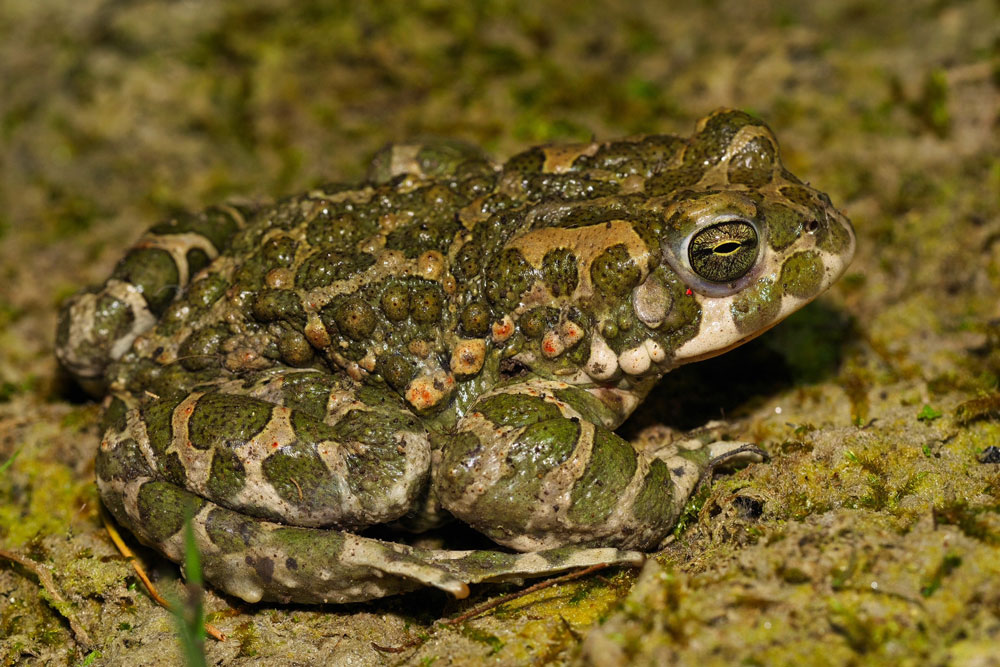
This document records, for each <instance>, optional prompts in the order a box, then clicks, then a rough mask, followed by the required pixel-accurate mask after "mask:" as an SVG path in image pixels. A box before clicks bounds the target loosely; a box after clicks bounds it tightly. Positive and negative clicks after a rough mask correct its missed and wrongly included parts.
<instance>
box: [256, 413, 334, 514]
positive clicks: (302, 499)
mask: <svg viewBox="0 0 1000 667" xmlns="http://www.w3.org/2000/svg"><path fill="white" fill-rule="evenodd" d="M293 421H295V419H294V415H293ZM299 421H300V423H298V424H295V427H296V428H295V432H296V435H298V436H299V438H300V440H297V441H295V442H293V443H291V444H288V445H285V446H284V447H281V448H280V449H278V450H277V451H276V452H274V453H273V454H271V455H270V456H268V457H267V458H266V459H264V461H263V463H261V471H262V472H263V473H264V477H265V478H266V479H267V481H268V483H269V484H270V485H271V486H272V487H274V490H275V492H276V493H277V494H278V495H279V496H280V497H281V498H282V499H283V500H284V501H285V502H287V503H288V504H290V505H292V506H294V507H298V508H301V509H304V510H306V511H308V510H311V509H323V508H327V507H338V506H339V505H340V504H341V500H340V487H339V485H338V481H337V480H336V479H335V478H334V477H333V475H331V473H330V470H329V468H327V467H326V464H325V463H323V460H322V459H320V457H319V454H317V453H316V450H315V445H314V444H313V443H314V442H316V440H313V439H312V438H313V437H314V436H315V433H313V432H310V431H314V430H316V428H317V427H322V426H324V425H323V424H321V423H320V424H316V423H314V424H312V426H313V429H307V428H305V426H304V424H302V423H301V419H300V420H299ZM327 430H328V427H327ZM300 431H301V432H300ZM324 439H325V438H324Z"/></svg>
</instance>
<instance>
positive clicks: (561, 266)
mask: <svg viewBox="0 0 1000 667" xmlns="http://www.w3.org/2000/svg"><path fill="white" fill-rule="evenodd" d="M542 280H544V281H545V284H546V286H547V287H548V288H549V291H550V292H552V294H553V296H557V297H558V296H569V295H570V294H572V293H573V290H575V289H576V286H577V283H578V282H579V276H578V275H577V259H576V255H574V254H573V251H572V250H570V249H569V248H554V249H552V250H549V251H548V252H547V253H545V256H544V257H543V258H542Z"/></svg>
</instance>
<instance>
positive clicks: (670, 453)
mask: <svg viewBox="0 0 1000 667" xmlns="http://www.w3.org/2000/svg"><path fill="white" fill-rule="evenodd" d="M601 417H602V415H601V414H600V410H599V406H598V409H596V410H595V402H594V399H593V397H591V396H590V395H589V394H588V393H587V392H585V391H584V390H582V389H578V388H574V387H570V386H567V385H565V384H561V383H556V382H548V381H541V380H539V381H532V382H527V383H524V384H519V385H514V386H510V387H506V388H503V389H501V390H498V391H497V392H494V393H492V394H489V395H487V396H485V397H484V398H482V399H480V400H479V401H478V402H477V403H476V405H475V406H474V407H473V409H472V410H471V411H470V412H469V413H468V414H467V415H466V416H465V417H464V418H463V419H462V421H461V422H460V423H459V426H458V433H457V435H456V437H455V438H454V439H453V440H452V441H451V442H449V443H448V444H447V445H446V447H445V449H444V451H443V454H442V461H441V464H440V467H439V470H438V472H437V474H436V478H435V487H436V491H437V495H438V498H439V499H440V501H441V503H442V505H443V506H444V507H445V508H446V509H448V510H449V511H450V512H451V513H452V514H454V515H456V516H457V517H459V518H460V519H462V520H463V521H465V522H467V523H469V524H470V525H472V526H473V527H475V528H476V529H477V530H479V531H481V532H483V533H485V534H486V535H488V536H489V537H490V538H492V539H493V540H495V541H497V542H499V543H500V544H504V545H507V546H510V547H512V548H514V549H518V550H520V551H534V550H539V549H550V548H555V547H559V546H563V545H569V544H579V545H601V546H615V547H622V548H626V549H639V550H646V551H648V550H652V549H655V548H656V547H657V545H659V544H660V543H661V542H662V541H663V539H664V538H665V537H666V536H667V535H668V533H669V531H670V530H671V528H672V527H673V526H674V524H675V523H676V521H677V517H678V516H679V515H680V513H681V511H682V510H683V508H684V505H685V503H686V502H687V500H688V497H689V496H690V494H691V492H692V491H693V490H694V488H695V486H696V485H697V483H698V482H699V480H700V479H701V478H702V476H703V475H704V473H705V472H706V471H707V470H709V469H710V468H711V467H712V466H713V465H715V464H716V463H717V462H720V461H723V460H732V459H743V460H750V461H755V460H756V461H759V460H761V458H762V452H760V450H759V449H757V448H756V447H753V446H751V445H746V444H744V443H731V442H701V441H699V440H688V441H685V442H684V443H683V444H682V446H664V447H659V448H652V447H647V446H644V443H635V444H633V443H629V442H628V441H626V440H624V439H622V438H621V437H620V436H618V435H616V434H615V433H614V432H613V431H611V430H610V429H609V428H607V427H606V426H604V425H602V424H601V423H600V422H601Z"/></svg>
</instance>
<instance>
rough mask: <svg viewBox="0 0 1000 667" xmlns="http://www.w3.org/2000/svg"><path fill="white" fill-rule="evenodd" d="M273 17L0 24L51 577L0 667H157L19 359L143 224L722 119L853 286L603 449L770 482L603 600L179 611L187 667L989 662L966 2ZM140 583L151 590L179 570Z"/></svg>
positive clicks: (15, 358) (981, 1) (974, 132)
mask: <svg viewBox="0 0 1000 667" xmlns="http://www.w3.org/2000/svg"><path fill="white" fill-rule="evenodd" d="M289 7H290V3H285V2H278V1H277V0H256V1H254V2H206V3H193V2H191V3H183V2H182V3H178V2H151V1H139V2H131V3H111V2H104V1H99V0H75V1H74V2H68V1H58V0H45V1H43V2H38V1H37V0H9V1H8V2H5V3H4V4H3V10H2V16H0V81H3V92H2V95H0V177H2V178H0V462H2V461H10V457H12V456H15V454H16V458H14V459H13V461H10V462H9V463H8V464H4V465H3V467H2V469H0V490H2V491H0V492H2V495H0V498H2V504H0V547H2V548H4V549H8V550H14V551H16V552H17V553H19V554H21V555H22V556H25V557H28V558H31V559H33V560H35V561H37V562H39V563H42V564H43V566H45V567H51V568H52V572H53V576H54V582H55V585H56V586H57V588H58V589H59V591H60V592H61V595H62V596H63V597H64V598H65V599H66V603H64V604H58V603H55V602H52V601H51V598H50V597H46V598H41V597H40V596H39V590H40V589H39V585H38V581H37V580H36V579H35V577H34V576H32V575H31V574H29V573H28V572H26V571H25V570H24V569H22V568H21V567H20V566H13V565H11V564H9V563H6V562H5V563H3V564H0V662H2V663H3V664H15V663H17V664H80V663H82V662H86V663H88V664H159V663H163V662H168V663H169V662H173V661H176V660H179V659H180V658H179V652H178V642H177V638H176V635H175V632H174V626H173V623H172V619H171V618H170V617H169V615H168V614H167V613H166V612H164V611H163V610H161V609H159V608H157V607H155V606H154V605H153V604H152V603H151V602H150V601H149V599H148V597H147V596H146V595H145V593H144V592H142V591H141V590H140V589H137V588H136V586H135V582H134V578H133V576H132V575H131V570H130V569H129V565H128V563H127V562H125V561H124V560H123V559H121V558H120V557H119V556H118V555H117V552H116V551H115V549H114V548H113V546H112V545H111V543H110V542H109V541H108V539H107V537H106V536H105V534H104V532H103V529H102V527H101V524H100V521H99V515H98V503H97V494H96V491H95V489H94V486H93V482H92V479H93V465H92V460H93V456H94V451H95V449H96V447H97V443H98V433H97V427H96V423H97V418H98V413H99V411H98V409H97V407H96V406H95V405H93V404H91V403H88V402H87V401H86V400H85V399H84V398H83V396H82V395H80V394H79V393H78V392H75V391H74V389H73V388H72V387H71V386H70V385H69V384H68V383H67V382H66V380H65V379H64V378H63V377H62V376H61V375H60V374H59V373H58V371H57V369H56V365H55V362H54V360H53V356H52V339H53V331H54V327H55V312H56V308H57V306H58V304H59V302H60V301H61V300H62V299H63V298H65V297H66V296H67V295H68V294H70V293H72V292H73V291H75V290H76V289H78V288H79V287H80V286H82V285H86V284H90V283H95V282H98V281H100V280H101V279H102V278H103V277H104V276H106V275H107V274H108V273H109V272H110V269H111V267H112V265H113V263H114V261H115V260H116V259H117V258H118V257H119V256H120V255H121V253H122V252H123V250H124V248H125V247H126V246H127V245H128V243H129V242H130V241H131V240H132V239H134V238H135V237H136V236H137V235H138V234H139V232H140V230H141V229H142V228H143V227H145V226H147V225H148V224H150V223H152V222H154V221H156V220H157V219H159V218H162V217H163V216H165V215H167V214H169V213H170V212H172V211H174V210H177V209H184V208H198V207H201V206H204V205H207V204H211V203H215V202H218V201H220V200H221V199H224V198H226V197H234V196H244V197H254V196H258V197H259V196H273V195H280V194H283V193H289V192H294V191H296V190H301V189H304V188H306V187H308V186H310V185H313V184H316V183H319V182H323V181H327V180H350V179H354V178H357V177H359V176H360V175H361V174H362V173H363V170H364V166H365V159H366V156H368V155H370V154H372V153H373V152H374V151H375V150H376V149H377V148H379V147H380V146H381V145H383V144H384V143H386V142H389V141H392V140H399V139H408V138H413V137H418V136H426V135H436V136H447V137H458V138H464V139H468V140H472V141H474V142H476V143H479V144H482V145H484V146H485V147H486V148H487V149H489V150H490V151H492V152H493V153H494V154H496V155H498V156H501V157H505V156H509V155H512V154H514V153H515V152H517V151H518V150H520V149H523V148H524V147H526V146H529V145H533V144H537V143H540V142H544V141H549V140H567V139H568V140H585V139H588V138H589V137H591V136H592V135H593V136H597V137H602V138H609V137H614V136H620V135H625V134H636V133H644V132H673V133H679V134H687V133H688V132H689V131H690V129H691V127H692V123H693V121H694V119H695V118H697V117H698V116H699V115H701V114H703V113H705V112H707V111H709V110H711V109H713V108H715V107H718V106H735V107H740V108H744V109H747V110H749V111H752V112H754V113H757V114H759V115H760V116H761V117H763V118H764V119H766V120H767V121H768V122H769V123H770V125H771V126H772V127H773V128H774V129H775V131H776V132H777V134H778V136H779V137H780V138H781V141H782V145H783V152H784V157H785V160H786V162H787V164H788V165H789V167H790V168H791V170H792V171H793V172H794V173H796V174H798V175H800V176H802V177H804V178H808V179H809V180H810V181H811V182H812V183H815V184H816V185H817V186H818V187H820V188H821V189H823V190H824V191H826V192H828V193H829V194H830V196H831V198H832V199H833V201H834V202H835V203H837V204H838V205H839V206H840V208H841V209H842V210H844V211H845V212H846V213H847V214H848V216H849V217H851V218H852V220H853V221H854V224H855V227H856V229H857V232H858V256H857V258H856V259H855V262H854V264H853V266H852V267H851V269H849V274H848V275H847V276H846V277H845V278H844V279H843V280H842V281H841V282H840V283H839V284H838V285H837V286H835V287H834V289H833V290H832V291H831V292H830V293H829V294H827V295H825V296H824V297H822V298H821V299H820V300H819V301H817V302H816V303H815V304H813V305H812V306H810V307H809V308H808V309H806V310H804V311H802V312H801V313H799V314H797V315H796V316H794V317H792V318H791V319H790V320H789V321H788V322H786V323H785V324H783V325H781V326H780V327H778V328H777V329H775V330H774V331H772V332H769V333H768V334H767V335H766V336H764V337H762V338H760V339H758V340H757V341H754V342H753V343H751V344H749V345H747V346H745V347H744V348H741V349H740V350H737V351H734V352H733V353H730V354H728V355H725V356H724V357H720V358H718V359H715V360H711V361H708V362H704V363H702V364H698V365H695V366H691V367H689V368H686V369H682V370H680V371H677V372H676V373H674V374H672V375H671V376H669V377H668V378H667V379H666V380H665V381H664V382H663V383H661V386H660V388H659V390H658V393H657V394H656V397H655V400H656V403H655V405H653V406H652V407H650V408H648V409H647V410H645V411H644V412H643V413H642V414H640V415H639V416H638V417H637V419H636V426H635V427H638V426H639V425H642V424H643V423H648V422H649V421H652V420H653V419H654V418H655V419H663V418H664V416H666V417H668V418H669V419H668V421H669V423H671V424H672V425H674V426H679V427H682V428H689V427H695V426H698V425H700V423H699V422H704V421H707V420H708V419H712V418H718V417H720V416H725V417H726V418H729V419H731V420H733V424H734V432H735V434H736V435H738V436H740V437H743V438H748V439H753V440H756V441H758V442H760V443H762V444H763V445H764V446H765V447H766V448H767V449H768V450H769V451H770V452H771V453H772V455H773V460H772V461H771V462H770V463H769V464H766V465H755V466H752V467H750V468H748V469H746V470H743V471H740V472H738V473H736V474H735V475H733V476H731V477H726V478H722V479H720V480H717V483H716V484H715V486H714V487H713V488H712V490H711V492H710V493H709V494H708V495H707V496H706V497H704V498H703V503H702V504H701V505H700V508H699V507H696V508H694V509H693V511H692V512H691V513H690V514H689V516H688V520H687V521H686V526H687V528H686V530H685V531H684V532H683V533H682V534H680V536H679V537H678V539H677V540H676V541H675V542H674V543H673V544H672V545H671V546H670V548H668V549H667V551H666V552H665V553H663V554H662V555H660V556H659V557H658V558H657V559H656V561H655V562H653V563H651V564H650V565H649V566H648V567H647V569H646V570H644V571H643V572H642V574H641V575H640V576H639V578H638V583H637V584H636V585H635V586H634V587H632V583H633V581H634V578H635V575H634V574H633V573H616V574H610V575H606V576H604V577H591V578H589V579H584V580H581V581H578V582H575V583H573V584H569V585H566V586H562V587H558V588H554V589H549V590H546V591H542V592H539V593H536V594H533V595H532V596H529V597H528V598H525V599H522V600H518V601H517V602H514V603H510V604H508V605H505V606H503V607H501V608H500V609H499V610H497V611H495V612H493V613H491V614H490V615H488V617H486V618H480V619H475V620H471V621H468V622H466V623H463V624H461V625H459V626H457V627H454V628H449V629H438V630H429V627H430V624H431V623H432V622H433V621H434V620H436V619H437V618H440V617H446V616H451V615H455V614H457V613H459V612H460V611H461V610H463V609H465V608H467V606H468V605H469V604H474V603H476V602H479V601H481V600H482V599H485V598H486V597H488V596H490V595H497V594H499V592H498V590H497V589H489V588H485V587H480V588H478V589H477V590H476V591H475V593H474V597H473V599H472V600H471V601H470V602H463V603H461V604H459V603H456V602H451V601H448V600H447V599H445V598H444V597H443V596H440V595H437V594H433V593H423V594H413V595H409V596H402V597H399V598H396V599H390V600H385V601H382V602H375V603H368V604H358V605H350V606H346V607H339V608H338V607H332V608H328V609H308V608H301V607H280V606H271V607H268V606H258V607H248V606H245V605H240V604H238V603H237V602H236V601H235V600H231V599H226V598H220V597H218V596H216V595H214V594H211V593H210V594H209V595H208V597H207V602H206V604H207V608H208V611H209V612H210V613H211V614H213V619H212V620H213V622H214V623H215V624H216V625H218V626H219V627H221V628H222V629H223V630H224V631H226V632H227V633H228V634H229V636H230V639H229V640H228V641H226V642H224V643H214V642H211V641H210V643H209V645H208V647H207V650H208V655H209V658H210V660H211V661H212V662H213V663H214V664H244V663H252V662H267V663H268V664H275V665H277V664H304V663H314V662H336V663H347V662H351V663H352V664H381V663H384V662H397V661H398V662H403V663H415V664H432V663H433V664H451V663H452V662H454V663H457V664H463V663H469V662H477V661H490V662H495V663H498V664H518V663H522V662H528V661H534V662H538V663H546V662H556V663H558V662H564V661H569V660H572V659H574V658H578V659H582V660H589V661H592V662H596V663H601V664H625V663H627V662H636V663H648V664H653V663H658V664H665V663H670V662H674V661H676V662H677V664H699V665H706V664H732V663H736V662H741V663H746V664H958V665H987V664H998V662H997V661H998V658H997V655H998V654H997V650H996V646H997V645H998V642H1000V585H998V583H997V582H998V581H1000V565H998V564H1000V466H998V464H996V463H980V462H979V459H980V457H981V455H982V452H983V450H985V449H986V448H987V447H989V446H991V445H996V444H998V442H1000V422H998V421H997V418H998V416H1000V410H998V409H997V406H998V405H1000V401H994V400H993V399H992V398H991V397H992V396H993V395H994V394H995V393H996V392H997V378H998V374H1000V326H998V325H997V324H996V319H995V318H997V317H998V316H1000V307H998V305H997V304H998V300H997V295H998V288H1000V243H998V242H997V240H998V239H1000V196H998V193H1000V142H998V139H997V137H998V136H1000V131H998V128H1000V118H998V109H1000V94H998V86H1000V33H998V28H997V26H998V25H1000V11H998V9H997V5H996V3H995V2H992V1H991V0H973V1H970V2H963V3H948V2H940V1H934V2H931V1H928V0H923V1H920V0H918V1H916V2H903V1H902V0H899V1H897V2H889V3H869V2H854V1H845V2H822V3H802V2H790V1H788V2H778V3H764V2H761V3H748V2H745V1H743V2H738V1H736V0H718V1H716V2H708V3H702V2H694V1H691V2H677V3H670V4H669V6H668V5H667V4H666V3H657V2H652V1H646V2H635V3H628V5H627V8H624V7H625V5H624V4H622V3H617V2H611V1H610V0H605V1H598V2H580V1H579V0H576V1H568V0H567V1H561V0H552V1H549V2H534V3H526V2H525V3H518V2H500V1H496V2H480V3H475V4H469V5H462V4H458V3H446V2H437V1H434V0H430V1H422V2H413V3H396V2H384V3H346V2H345V3H319V2H301V3H295V4H294V7H295V8H294V9H290V8H289ZM970 400H972V401H978V403H973V404H969V403H967V402H968V401H970ZM963 404H964V405H965V407H962V408H960V406H962V405H963ZM925 406H928V407H927V408H925ZM991 406H992V407H991ZM635 427H634V428H635ZM140 556H141V558H142V560H143V561H144V562H145V563H146V564H147V565H148V566H150V567H152V568H153V569H154V571H156V572H160V573H161V574H162V576H161V583H162V584H163V585H164V587H165V588H166V589H168V590H175V589H176V588H177V587H176V579H175V576H176V575H175V572H176V568H174V567H173V566H170V565H166V564H164V563H163V562H162V560H160V559H158V558H157V557H156V556H155V555H153V554H152V552H150V551H147V550H141V551H140ZM500 592H502V591H500ZM57 610H58V611H57ZM63 613H72V614H73V615H74V616H75V618H76V620H77V622H78V623H79V624H80V625H81V626H82V627H84V628H85V629H86V631H87V633H88V634H89V636H90V638H91V641H92V645H91V646H89V647H86V648H85V647H83V646H81V645H80V644H79V643H77V642H76V641H75V639H74V635H73V633H72V632H71V630H70V628H69V626H68V624H67V623H66V622H65V619H64V616H63V615H62V614H63ZM414 637H426V642H425V643H424V644H423V645H422V646H420V647H419V648H414V649H410V650H408V651H405V652H403V653H398V654H386V653H381V652H379V651H377V650H376V649H374V648H373V647H372V642H375V643H377V644H380V645H383V646H385V645H389V646H392V645H402V644H404V643H406V642H407V641H408V640H410V639H412V638H414Z"/></svg>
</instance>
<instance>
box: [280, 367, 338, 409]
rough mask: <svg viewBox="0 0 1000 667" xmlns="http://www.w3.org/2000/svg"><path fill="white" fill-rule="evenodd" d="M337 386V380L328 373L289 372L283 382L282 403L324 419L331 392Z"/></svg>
mask: <svg viewBox="0 0 1000 667" xmlns="http://www.w3.org/2000/svg"><path fill="white" fill-rule="evenodd" d="M336 386H337V385H336V381H335V380H334V379H333V378H332V377H331V376H330V375H328V374H326V373H313V372H307V373H289V374H287V375H285V376H284V377H283V381H282V383H281V396H282V403H283V404H284V405H285V406H286V407H289V408H292V409H293V410H300V411H302V412H305V413H307V414H310V415H312V416H313V417H316V418H317V419H322V418H323V417H324V416H325V415H326V405H327V402H328V401H329V399H330V392H331V391H333V390H334V389H335V388H336Z"/></svg>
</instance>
